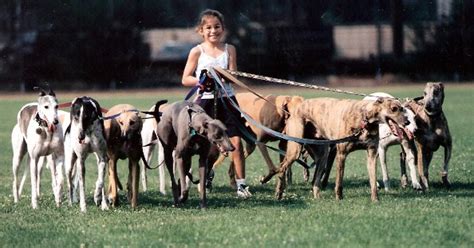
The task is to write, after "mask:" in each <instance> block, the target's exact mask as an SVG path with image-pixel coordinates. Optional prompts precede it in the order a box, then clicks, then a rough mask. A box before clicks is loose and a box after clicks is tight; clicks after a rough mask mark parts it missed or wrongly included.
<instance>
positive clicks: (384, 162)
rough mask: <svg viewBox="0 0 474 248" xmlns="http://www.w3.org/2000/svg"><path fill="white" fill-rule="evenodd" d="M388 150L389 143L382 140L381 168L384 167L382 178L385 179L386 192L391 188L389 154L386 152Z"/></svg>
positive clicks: (380, 150) (379, 151)
mask: <svg viewBox="0 0 474 248" xmlns="http://www.w3.org/2000/svg"><path fill="white" fill-rule="evenodd" d="M386 152H387V145H385V144H383V143H382V142H380V143H379V146H378V153H379V160H380V168H381V169H382V179H383V185H384V189H385V191H386V192H388V191H389V190H390V178H389V176H388V171H387V155H386V154H385V153H386Z"/></svg>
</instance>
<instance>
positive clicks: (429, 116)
mask: <svg viewBox="0 0 474 248" xmlns="http://www.w3.org/2000/svg"><path fill="white" fill-rule="evenodd" d="M443 102H444V85H443V84H442V83H432V82H429V83H427V84H426V86H425V89H424V96H423V98H418V99H416V98H415V99H414V100H411V101H409V102H408V103H407V107H408V108H410V109H411V110H412V111H413V112H414V113H415V114H416V117H415V120H416V125H417V126H418V129H417V131H416V132H415V141H416V145H417V149H418V156H417V165H418V173H419V174H420V176H421V181H422V183H423V186H424V187H425V188H426V189H427V188H428V183H429V180H428V178H429V177H428V174H429V173H428V169H429V165H430V162H431V159H432V158H433V153H434V152H435V151H437V150H438V149H439V147H440V146H443V147H444V164H443V169H442V171H441V180H442V182H443V184H444V186H445V187H447V188H449V187H450V186H451V184H450V183H449V180H448V166H449V160H450V158H451V153H452V138H451V134H450V132H449V127H448V120H447V119H446V117H445V116H444V112H443Z"/></svg>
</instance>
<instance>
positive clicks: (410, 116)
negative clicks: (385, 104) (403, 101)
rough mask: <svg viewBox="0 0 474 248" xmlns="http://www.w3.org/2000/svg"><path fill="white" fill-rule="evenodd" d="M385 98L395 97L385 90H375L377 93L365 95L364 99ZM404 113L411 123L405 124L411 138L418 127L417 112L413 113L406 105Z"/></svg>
mask: <svg viewBox="0 0 474 248" xmlns="http://www.w3.org/2000/svg"><path fill="white" fill-rule="evenodd" d="M383 98H387V99H395V97H393V96H392V95H390V94H387V93H384V92H375V93H372V94H370V95H368V96H366V97H364V100H372V101H377V100H378V99H383ZM403 113H404V115H405V117H406V118H407V121H408V123H409V124H407V125H406V126H405V129H404V131H405V134H406V135H407V138H408V139H410V140H411V139H412V138H413V133H415V131H416V128H417V127H416V121H415V113H413V111H411V110H410V109H408V108H406V107H405V106H404V108H403Z"/></svg>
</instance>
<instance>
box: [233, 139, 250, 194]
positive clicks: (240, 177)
mask: <svg viewBox="0 0 474 248" xmlns="http://www.w3.org/2000/svg"><path fill="white" fill-rule="evenodd" d="M230 141H231V143H232V145H233V146H234V147H235V150H234V151H233V152H232V160H233V161H234V166H235V168H234V169H235V179H236V180H235V181H236V183H237V196H238V197H242V198H248V197H250V196H251V195H252V194H251V193H250V192H249V187H248V186H247V185H246V183H245V158H244V152H243V148H242V141H241V139H240V137H239V136H233V137H231V138H230Z"/></svg>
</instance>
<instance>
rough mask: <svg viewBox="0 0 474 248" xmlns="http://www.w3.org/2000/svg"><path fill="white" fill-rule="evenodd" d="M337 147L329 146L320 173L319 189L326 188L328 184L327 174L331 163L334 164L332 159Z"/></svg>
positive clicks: (334, 157)
mask: <svg viewBox="0 0 474 248" xmlns="http://www.w3.org/2000/svg"><path fill="white" fill-rule="evenodd" d="M336 154H337V149H336V147H335V146H330V148H329V154H328V159H327V161H326V169H325V170H324V173H323V175H322V179H321V189H323V190H324V189H326V187H327V186H328V181H329V174H331V169H332V165H333V164H334V160H335V159H336Z"/></svg>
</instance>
